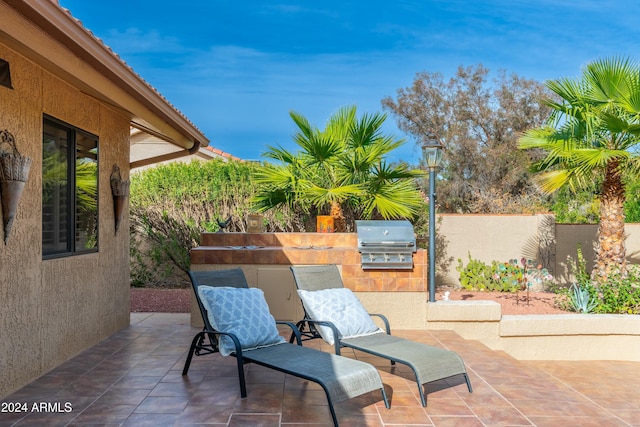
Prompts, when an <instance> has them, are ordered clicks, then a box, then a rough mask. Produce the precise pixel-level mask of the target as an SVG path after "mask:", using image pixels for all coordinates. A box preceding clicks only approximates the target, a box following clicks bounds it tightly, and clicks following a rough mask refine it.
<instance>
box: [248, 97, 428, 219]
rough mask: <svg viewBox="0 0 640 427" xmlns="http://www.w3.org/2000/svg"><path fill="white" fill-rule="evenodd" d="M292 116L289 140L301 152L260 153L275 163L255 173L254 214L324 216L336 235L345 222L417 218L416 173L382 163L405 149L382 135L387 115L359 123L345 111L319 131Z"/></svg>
mask: <svg viewBox="0 0 640 427" xmlns="http://www.w3.org/2000/svg"><path fill="white" fill-rule="evenodd" d="M290 115H291V118H292V119H293V121H294V122H295V124H296V126H297V128H298V129H297V131H296V133H295V134H294V137H293V138H294V141H295V143H296V144H297V145H298V147H300V151H299V152H297V153H291V152H289V151H288V150H286V149H284V148H282V147H269V151H267V152H266V153H265V154H264V156H265V157H267V158H269V159H271V160H275V161H276V162H277V163H266V164H265V165H264V167H263V168H260V169H257V170H256V174H255V180H256V183H257V184H259V188H258V190H257V191H258V194H257V195H256V197H255V198H254V203H255V207H256V209H257V210H258V211H267V210H270V209H272V208H280V207H288V208H289V209H293V210H295V209H300V210H303V211H305V212H311V211H313V210H316V211H318V212H322V211H325V214H331V215H332V216H333V217H334V221H335V229H336V231H347V224H346V221H345V218H350V219H353V218H355V219H358V218H375V217H382V218H386V219H389V218H406V217H411V216H413V215H414V214H416V213H417V211H418V209H419V208H420V207H421V202H422V199H421V197H420V193H419V192H418V190H417V187H416V184H415V177H417V176H419V175H420V173H419V172H416V171H411V170H409V169H408V168H407V167H406V165H402V164H401V165H395V166H392V165H389V164H387V163H386V162H385V160H384V158H385V155H386V154H388V153H389V152H391V151H392V150H394V149H396V148H397V147H399V146H400V145H401V144H403V141H402V140H399V139H396V138H395V137H393V136H388V135H384V134H382V133H381V130H380V128H381V126H382V124H383V123H384V121H385V119H386V115H384V114H379V113H376V114H365V115H363V116H362V117H360V118H358V117H357V114H356V107H354V106H351V107H343V108H341V109H339V110H338V111H337V112H336V113H335V114H333V115H332V116H331V117H330V118H329V121H328V123H327V125H326V127H325V128H324V129H323V130H320V129H319V128H317V127H315V126H313V125H312V124H311V123H309V121H308V120H307V119H306V118H305V117H304V116H302V115H301V114H299V113H296V112H291V113H290ZM345 211H347V212H345ZM351 225H352V224H349V226H351Z"/></svg>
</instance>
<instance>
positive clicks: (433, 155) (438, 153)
mask: <svg viewBox="0 0 640 427" xmlns="http://www.w3.org/2000/svg"><path fill="white" fill-rule="evenodd" d="M442 148H443V147H442V144H440V142H439V141H438V140H437V139H436V136H435V135H434V134H433V133H431V132H429V133H428V134H427V138H426V140H425V141H424V142H423V143H422V154H423V155H424V161H425V164H426V166H427V168H428V169H429V278H428V286H429V302H435V301H436V193H435V190H436V169H438V166H439V165H440V160H441V159H442Z"/></svg>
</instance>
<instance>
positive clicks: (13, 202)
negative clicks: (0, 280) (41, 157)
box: [0, 129, 31, 245]
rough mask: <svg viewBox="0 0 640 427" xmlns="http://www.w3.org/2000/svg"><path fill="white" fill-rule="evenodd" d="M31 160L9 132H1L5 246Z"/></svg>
mask: <svg viewBox="0 0 640 427" xmlns="http://www.w3.org/2000/svg"><path fill="white" fill-rule="evenodd" d="M30 168H31V158H30V157H25V156H23V155H21V154H20V153H19V152H18V148H17V147H16V140H15V138H14V137H13V135H12V134H11V132H9V131H8V130H6V129H5V130H1V131H0V195H1V196H2V221H3V223H4V244H5V245H6V244H7V242H8V241H9V234H10V233H11V226H12V225H13V220H14V218H15V217H16V211H17V210H18V203H19V202H20V197H21V196H22V191H23V190H24V185H25V183H26V182H27V178H28V177H29V169H30Z"/></svg>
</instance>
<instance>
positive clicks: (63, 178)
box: [42, 122, 71, 255]
mask: <svg viewBox="0 0 640 427" xmlns="http://www.w3.org/2000/svg"><path fill="white" fill-rule="evenodd" d="M70 139H71V138H70V132H69V131H68V130H66V129H63V128H60V127H57V126H54V125H53V124H51V123H47V122H45V123H44V135H43V139H42V144H43V147H42V153H43V154H42V253H43V255H50V254H57V253H64V252H70V251H71V247H70V242H69V239H68V227H67V224H68V222H69V221H68V220H69V217H68V212H69V203H70V200H69V191H68V187H67V182H68V179H69V169H68V162H67V159H68V150H69V145H70Z"/></svg>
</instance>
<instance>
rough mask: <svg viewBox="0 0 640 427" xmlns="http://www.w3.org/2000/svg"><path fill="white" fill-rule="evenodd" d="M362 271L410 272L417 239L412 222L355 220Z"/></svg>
mask: <svg viewBox="0 0 640 427" xmlns="http://www.w3.org/2000/svg"><path fill="white" fill-rule="evenodd" d="M356 231H357V232H358V250H359V251H360V254H361V258H362V261H361V263H362V269H363V270H372V269H380V270H396V269H397V270H410V269H412V268H413V253H414V252H415V251H416V238H415V236H414V234H413V225H411V223H410V222H409V221H405V220H401V221H356Z"/></svg>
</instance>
